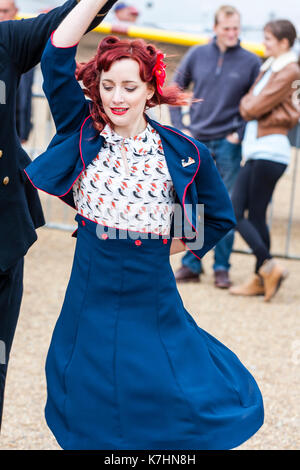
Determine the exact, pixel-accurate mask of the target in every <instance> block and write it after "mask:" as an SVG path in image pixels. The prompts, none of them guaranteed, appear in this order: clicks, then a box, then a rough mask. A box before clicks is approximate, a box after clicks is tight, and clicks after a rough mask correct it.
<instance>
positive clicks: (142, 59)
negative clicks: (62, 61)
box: [76, 36, 190, 132]
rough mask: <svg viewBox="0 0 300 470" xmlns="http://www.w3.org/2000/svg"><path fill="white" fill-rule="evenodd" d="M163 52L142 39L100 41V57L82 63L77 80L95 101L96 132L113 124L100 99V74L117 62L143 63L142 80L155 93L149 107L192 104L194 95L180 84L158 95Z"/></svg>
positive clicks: (93, 112) (98, 50)
mask: <svg viewBox="0 0 300 470" xmlns="http://www.w3.org/2000/svg"><path fill="white" fill-rule="evenodd" d="M159 52H160V51H159V50H158V49H157V48H156V47H155V46H153V45H152V44H147V43H146V42H145V41H143V40H142V39H135V40H130V39H119V38H118V37H115V36H107V37H106V38H104V39H103V40H102V41H101V42H100V44H99V46H98V49H97V53H96V55H95V56H94V57H93V58H92V59H91V60H90V61H89V62H87V63H85V64H78V66H77V70H76V78H77V80H79V81H82V83H83V86H84V90H83V91H84V93H85V95H86V96H87V97H88V98H90V99H91V100H92V105H91V116H92V119H93V121H94V127H95V129H97V130H98V131H99V132H101V130H102V129H103V127H104V126H105V124H107V123H108V122H109V119H108V117H107V116H106V114H105V112H104V109H103V106H102V102H101V97H100V75H101V72H102V71H105V72H107V71H108V70H109V69H110V67H111V65H112V64H113V63H114V62H115V61H117V60H121V59H133V60H135V61H136V62H137V63H138V64H139V68H140V77H141V80H142V81H143V82H146V83H149V84H150V85H152V86H153V88H154V90H155V92H154V95H153V97H152V98H151V100H149V101H147V103H146V106H147V107H148V108H152V107H154V106H157V105H161V104H168V105H173V106H183V105H186V104H188V103H189V101H190V94H189V93H184V92H183V91H182V90H180V88H179V87H178V86H176V85H171V86H167V87H164V88H163V93H162V94H160V93H159V92H158V89H157V83H156V77H155V76H153V68H154V66H155V64H156V61H157V56H158V53H159Z"/></svg>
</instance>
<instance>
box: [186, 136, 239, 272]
mask: <svg viewBox="0 0 300 470" xmlns="http://www.w3.org/2000/svg"><path fill="white" fill-rule="evenodd" d="M201 142H202V143H203V144H205V145H206V146H207V148H208V149H209V151H210V153H211V154H212V157H213V158H214V160H215V163H216V166H217V168H218V170H219V173H220V175H221V177H222V179H223V181H224V184H225V186H226V189H227V191H228V193H229V195H230V196H231V193H232V190H233V186H234V183H235V180H236V177H237V175H238V173H239V169H240V163H241V158H242V150H241V144H232V143H230V142H229V141H228V140H227V139H217V140H209V141H205V142H204V141H201ZM233 242H234V230H231V231H230V232H228V233H227V234H226V235H225V237H223V238H222V240H220V241H219V243H218V244H217V245H216V246H215V249H214V255H215V262H214V265H213V269H214V271H218V270H221V269H223V270H225V271H229V268H230V263H229V258H230V255H231V252H232V247H233ZM182 264H183V266H187V267H188V268H189V269H190V270H191V271H192V272H194V273H196V274H200V273H201V271H202V265H201V261H200V260H199V259H198V258H196V257H195V256H194V255H193V253H191V252H190V251H188V252H187V253H186V254H185V255H184V256H183V258H182Z"/></svg>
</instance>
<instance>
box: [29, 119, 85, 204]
mask: <svg viewBox="0 0 300 470" xmlns="http://www.w3.org/2000/svg"><path fill="white" fill-rule="evenodd" d="M90 117H91V114H90V115H89V116H88V117H86V118H85V120H84V121H83V123H82V125H81V129H80V139H79V151H80V158H81V161H82V165H83V168H82V170H81V172H80V173H79V175H78V176H77V178H76V179H75V181H74V182H73V183H72V185H71V187H70V188H69V189H68V191H66V192H65V193H64V194H61V195H58V196H57V195H56V194H55V196H56V197H64V196H66V195H67V194H68V193H69V192H70V191H71V189H72V187H73V186H74V184H75V183H76V181H77V180H78V178H80V176H81V175H82V173H83V171H84V170H85V163H84V159H83V156H82V150H81V142H82V130H83V126H84V125H85V123H86V121H87V120H88V119H89V118H90ZM24 171H25V173H26V175H27V178H28V179H29V181H30V183H31V184H32V186H33V187H34V188H36V189H38V190H40V191H43V192H44V193H46V194H48V195H49V196H54V194H51V193H48V192H47V191H45V190H44V189H41V188H39V187H38V186H36V185H35V184H34V183H33V182H32V180H31V179H30V177H29V176H28V173H27V171H26V169H24ZM64 202H65V201H64ZM66 204H67V205H68V206H70V204H68V203H67V202H66ZM70 207H72V208H73V209H74V207H73V206H70Z"/></svg>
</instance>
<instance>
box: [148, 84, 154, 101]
mask: <svg viewBox="0 0 300 470" xmlns="http://www.w3.org/2000/svg"><path fill="white" fill-rule="evenodd" d="M154 93H155V88H154V86H153V85H148V94H147V101H149V100H151V98H153V95H154Z"/></svg>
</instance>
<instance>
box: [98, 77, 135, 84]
mask: <svg viewBox="0 0 300 470" xmlns="http://www.w3.org/2000/svg"><path fill="white" fill-rule="evenodd" d="M102 82H109V83H115V82H114V81H113V80H109V78H103V79H102ZM122 83H135V84H137V82H135V81H134V80H123V82H122Z"/></svg>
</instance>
